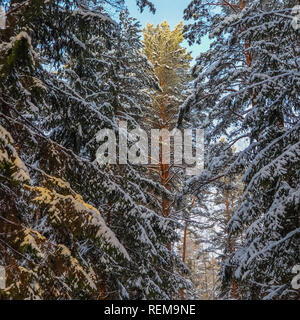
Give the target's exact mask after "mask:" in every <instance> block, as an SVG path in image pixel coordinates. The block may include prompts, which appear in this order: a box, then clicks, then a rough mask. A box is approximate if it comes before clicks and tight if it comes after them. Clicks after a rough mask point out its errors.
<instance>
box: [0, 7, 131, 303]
mask: <svg viewBox="0 0 300 320" xmlns="http://www.w3.org/2000/svg"><path fill="white" fill-rule="evenodd" d="M35 5H37V3H36V2H33V3H28V2H26V3H25V2H24V3H23V4H20V5H16V4H15V3H10V6H9V8H8V12H7V17H8V18H7V26H6V29H4V30H1V31H0V39H1V43H0V51H1V54H0V57H1V58H0V65H1V67H0V78H1V81H0V103H1V104H0V106H1V120H0V121H1V159H0V161H1V166H0V168H1V207H0V208H1V218H0V219H1V255H0V259H1V265H4V266H6V269H7V275H8V278H7V288H6V289H5V290H2V291H1V297H3V298H19V299H24V298H40V299H46V298H47V299H63V298H64V299H70V298H73V299H74V298H81V299H87V298H93V299H97V298H98V297H99V296H100V294H101V281H102V280H103V276H104V275H103V271H104V270H105V268H106V267H108V268H110V270H111V272H113V270H115V271H117V267H118V264H120V263H121V262H122V260H126V259H129V257H128V254H127V252H126V250H125V249H124V247H123V246H122V245H121V244H120V242H119V241H118V240H117V239H116V237H115V235H114V234H113V232H112V231H111V230H110V229H109V228H107V226H106V225H105V222H104V220H103V217H102V216H101V213H100V212H99V211H98V210H97V209H96V208H95V207H93V206H92V205H90V204H88V203H86V202H85V201H84V200H83V197H82V196H81V195H80V194H79V193H77V192H75V191H74V189H72V186H73V185H75V186H76V182H77V181H76V178H74V173H75V175H76V173H77V176H79V177H80V176H81V175H82V176H85V177H87V176H88V174H90V175H95V174H96V173H95V171H97V170H95V169H94V171H93V166H92V165H91V164H89V163H88V162H87V161H85V160H84V159H81V158H79V157H77V156H76V155H75V154H74V153H73V152H72V151H71V150H68V149H66V148H64V147H63V146H61V145H59V144H57V143H56V142H54V141H52V140H50V139H49V138H48V137H47V136H45V135H44V134H43V132H42V131H41V128H42V127H41V123H42V122H41V119H42V116H43V114H44V112H45V110H47V108H48V105H47V102H46V97H47V99H48V98H50V99H51V98H53V96H52V95H51V93H50V94H49V86H48V85H47V83H46V80H47V79H48V78H49V70H48V68H43V67H44V66H43V63H44V64H45V63H48V65H50V64H51V62H54V61H56V63H57V64H61V63H62V62H63V60H64V57H63V55H60V54H59V51H60V52H64V49H65V51H66V43H67V41H66V42H63V41H64V40H66V38H68V32H70V31H71V30H73V31H74V29H76V28H77V27H78V24H80V22H83V21H82V20H84V18H83V16H81V17H79V18H78V17H75V16H74V15H72V12H68V10H65V8H64V9H63V10H60V9H59V6H58V5H57V4H56V3H55V2H51V3H50V2H47V4H44V6H42V5H41V3H39V6H38V8H36V6H35ZM52 12H55V13H56V14H59V13H60V14H61V15H62V16H67V17H68V18H69V23H70V25H68V27H66V26H64V27H65V28H63V29H61V30H60V32H61V33H60V35H61V38H57V33H56V32H57V31H58V26H57V25H56V24H55V19H54V18H53V19H52V20H51V14H52ZM68 13H69V15H68ZM48 15H49V20H48V19H44V20H43V16H47V17H48ZM91 16H92V17H93V19H94V20H95V21H98V23H100V24H103V23H104V21H103V20H104V17H103V15H100V14H99V15H97V14H96V13H95V12H93V13H92V14H91ZM66 20H68V19H63V21H66ZM43 28H44V29H45V30H44V31H45V33H43V34H39V30H41V29H43ZM64 30H68V32H67V34H66V32H65V33H63V31H64ZM29 34H30V35H29ZM64 37H65V38H64ZM68 40H69V42H68V43H69V46H70V48H71V47H72V44H73V43H72V39H68ZM57 41H58V42H59V41H62V42H61V43H60V44H59V45H58V44H57ZM55 45H57V51H56V50H54V51H51V50H50V47H55ZM64 53H65V52H64ZM39 126H40V127H41V128H38V127H39ZM76 171H77V172H76ZM77 179H78V178H77ZM116 261H118V263H117V262H116ZM114 266H116V267H114ZM116 276H117V273H116Z"/></svg>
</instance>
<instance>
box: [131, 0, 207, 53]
mask: <svg viewBox="0 0 300 320" xmlns="http://www.w3.org/2000/svg"><path fill="white" fill-rule="evenodd" d="M152 2H153V3H154V5H155V7H156V13H155V14H154V15H153V14H152V13H151V12H150V11H149V10H148V9H145V10H144V12H143V13H142V14H141V13H140V12H139V9H138V7H137V5H136V1H135V0H126V3H127V6H128V9H129V12H130V14H131V16H133V17H135V18H136V19H138V20H139V21H140V23H141V25H142V27H144V26H145V25H146V24H147V22H149V23H151V24H154V25H156V24H158V23H161V22H163V21H164V20H166V21H167V22H168V23H169V24H170V26H171V28H174V27H175V26H176V25H177V24H178V23H179V22H180V21H183V23H187V22H186V21H184V20H183V11H184V9H185V8H186V7H187V5H188V4H189V1H188V0H152ZM184 46H185V47H187V49H188V51H192V56H193V57H194V58H195V57H197V56H198V55H199V53H200V52H203V51H206V50H208V48H209V41H207V40H206V41H203V43H202V44H201V46H199V45H193V46H192V47H189V45H188V43H187V42H186V41H185V42H184Z"/></svg>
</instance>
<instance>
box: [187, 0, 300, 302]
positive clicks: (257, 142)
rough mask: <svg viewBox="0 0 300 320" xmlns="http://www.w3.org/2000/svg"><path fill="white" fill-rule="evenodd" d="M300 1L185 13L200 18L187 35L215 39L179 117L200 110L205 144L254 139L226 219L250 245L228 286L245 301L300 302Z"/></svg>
mask: <svg viewBox="0 0 300 320" xmlns="http://www.w3.org/2000/svg"><path fill="white" fill-rule="evenodd" d="M297 4H298V1H272V3H271V2H268V1H242V0H239V1H221V2H220V3H217V4H215V5H214V4H212V3H211V2H210V1H200V0H195V1H192V2H191V3H190V5H189V6H188V8H187V9H186V11H185V18H186V19H194V20H195V23H193V24H191V25H189V26H188V27H187V28H186V36H187V38H188V39H189V40H190V41H191V42H194V41H198V42H200V41H201V37H202V36H204V35H206V34H210V36H211V38H212V39H213V42H212V44H211V47H210V50H209V51H208V52H207V53H205V54H201V55H200V56H199V58H198V64H197V65H196V66H195V68H194V74H195V75H196V76H197V79H196V82H195V91H194V94H193V95H191V96H190V97H189V99H188V100H187V102H186V104H185V105H184V106H183V112H182V115H183V114H185V115H187V114H188V113H189V111H190V112H192V110H194V112H196V113H197V114H198V116H199V119H200V121H202V126H203V127H205V128H206V135H207V140H208V141H213V140H214V139H216V138H218V137H220V136H221V135H225V136H226V137H227V139H228V142H229V143H230V144H234V143H235V142H237V141H238V140H241V139H242V138H244V137H246V136H247V137H249V139H250V144H249V145H248V146H247V147H246V146H245V147H244V150H242V151H241V152H239V155H238V157H237V158H236V159H235V160H234V161H232V165H231V167H230V169H229V170H227V172H228V173H229V172H230V171H231V170H237V168H240V169H241V170H242V171H243V172H244V177H243V181H244V183H245V190H244V195H243V201H242V204H241V206H240V207H239V208H238V209H237V210H236V212H235V214H234V216H233V217H232V219H231V221H230V222H229V231H230V233H231V234H238V235H240V236H243V238H244V240H243V242H242V244H241V246H239V247H238V248H237V251H236V252H235V253H234V254H233V255H232V257H231V259H230V262H231V265H232V271H233V273H232V276H231V277H230V278H231V281H235V282H238V289H239V294H240V297H241V298H244V299H295V298H296V297H297V296H299V292H297V291H296V290H294V289H293V288H292V287H291V280H292V278H293V274H292V268H293V266H294V265H296V264H299V260H300V258H299V254H300V252H299V246H300V238H299V232H300V229H299V219H300V218H299V216H300V207H299V203H300V200H299V194H300V192H299V190H300V176H299V172H300V171H299V167H300V149H299V148H300V145H299V132H300V130H299V125H300V122H299V120H300V119H299V77H300V73H299V54H300V52H299V49H298V47H297V45H295V44H297V43H299V30H295V29H294V28H293V27H292V24H291V22H292V14H291V13H292V8H293V7H294V6H295V5H297ZM215 178H218V177H215ZM211 180H213V178H209V179H208V180H206V181H198V184H199V185H200V186H202V185H205V183H207V182H210V181H211ZM198 191H200V189H199V188H198ZM225 280H226V279H224V281H225Z"/></svg>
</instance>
